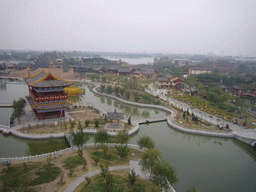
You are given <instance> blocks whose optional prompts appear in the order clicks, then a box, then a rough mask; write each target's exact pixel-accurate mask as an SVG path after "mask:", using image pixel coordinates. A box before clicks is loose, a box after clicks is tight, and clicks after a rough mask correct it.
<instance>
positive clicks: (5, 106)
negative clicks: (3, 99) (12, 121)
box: [0, 103, 13, 108]
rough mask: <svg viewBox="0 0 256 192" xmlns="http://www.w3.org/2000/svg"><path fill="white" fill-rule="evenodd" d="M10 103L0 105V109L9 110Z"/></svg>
mask: <svg viewBox="0 0 256 192" xmlns="http://www.w3.org/2000/svg"><path fill="white" fill-rule="evenodd" d="M11 107H13V106H12V103H0V108H11Z"/></svg>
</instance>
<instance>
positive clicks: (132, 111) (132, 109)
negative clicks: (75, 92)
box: [81, 85, 167, 119]
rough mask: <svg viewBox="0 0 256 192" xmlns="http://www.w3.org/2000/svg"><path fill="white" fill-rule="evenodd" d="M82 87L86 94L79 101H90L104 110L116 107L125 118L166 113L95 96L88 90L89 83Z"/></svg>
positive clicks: (146, 116) (112, 109) (157, 115)
mask: <svg viewBox="0 0 256 192" xmlns="http://www.w3.org/2000/svg"><path fill="white" fill-rule="evenodd" d="M82 88H84V89H85V91H86V96H85V97H84V98H83V99H82V101H81V102H82V103H83V104H85V103H86V102H91V103H93V104H94V105H95V106H97V107H100V108H102V109H103V110H105V111H106V112H110V111H114V109H115V108H116V109H117V110H118V111H120V112H123V113H124V118H125V119H128V118H129V116H131V117H133V119H139V118H141V117H143V118H155V117H161V116H165V115H166V114H167V113H166V112H164V111H161V110H152V109H149V108H143V107H136V106H131V105H127V104H124V103H121V102H120V101H117V100H115V99H111V98H108V97H102V96H99V97H96V96H94V94H93V93H92V92H91V91H90V89H92V88H93V87H92V86H91V85H83V87H82Z"/></svg>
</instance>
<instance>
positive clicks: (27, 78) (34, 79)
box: [23, 71, 47, 84]
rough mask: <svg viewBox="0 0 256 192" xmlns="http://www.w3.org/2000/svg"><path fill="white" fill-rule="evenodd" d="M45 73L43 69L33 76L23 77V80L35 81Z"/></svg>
mask: <svg viewBox="0 0 256 192" xmlns="http://www.w3.org/2000/svg"><path fill="white" fill-rule="evenodd" d="M46 75H47V74H46V73H45V72H44V71H43V72H41V73H39V74H37V75H36V76H33V77H24V78H23V79H24V80H25V82H26V83H27V84H31V83H33V82H35V81H38V80H39V79H42V78H43V77H45V76H46Z"/></svg>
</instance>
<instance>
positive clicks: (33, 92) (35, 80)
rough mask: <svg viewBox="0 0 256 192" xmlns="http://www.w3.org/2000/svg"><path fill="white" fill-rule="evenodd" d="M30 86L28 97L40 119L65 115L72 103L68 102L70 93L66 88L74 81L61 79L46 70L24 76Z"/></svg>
mask: <svg viewBox="0 0 256 192" xmlns="http://www.w3.org/2000/svg"><path fill="white" fill-rule="evenodd" d="M23 79H24V81H25V82H26V84H27V85H28V88H29V96H26V99H27V101H28V103H29V105H30V107H31V108H32V109H33V111H34V113H35V114H36V116H37V119H38V120H42V119H44V120H45V119H46V118H58V117H65V108H67V107H69V106H70V105H72V104H71V103H69V102H67V101H66V100H67V99H68V95H67V94H66V93H65V92H64V88H65V87H67V86H69V85H72V84H73V82H70V81H66V80H63V79H60V78H58V77H56V76H54V75H53V74H51V73H50V72H48V73H46V72H45V71H44V70H43V71H42V72H40V73H39V74H37V75H35V76H30V74H29V73H28V76H27V77H24V78H23Z"/></svg>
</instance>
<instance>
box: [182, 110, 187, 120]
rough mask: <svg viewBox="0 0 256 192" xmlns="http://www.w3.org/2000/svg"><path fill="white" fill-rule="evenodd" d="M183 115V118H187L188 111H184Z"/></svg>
mask: <svg viewBox="0 0 256 192" xmlns="http://www.w3.org/2000/svg"><path fill="white" fill-rule="evenodd" d="M182 117H183V119H185V117H186V112H185V111H184V112H183V115H182Z"/></svg>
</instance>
